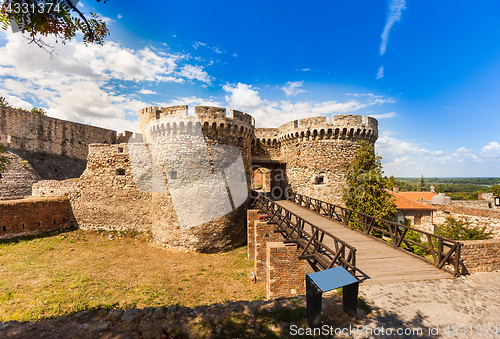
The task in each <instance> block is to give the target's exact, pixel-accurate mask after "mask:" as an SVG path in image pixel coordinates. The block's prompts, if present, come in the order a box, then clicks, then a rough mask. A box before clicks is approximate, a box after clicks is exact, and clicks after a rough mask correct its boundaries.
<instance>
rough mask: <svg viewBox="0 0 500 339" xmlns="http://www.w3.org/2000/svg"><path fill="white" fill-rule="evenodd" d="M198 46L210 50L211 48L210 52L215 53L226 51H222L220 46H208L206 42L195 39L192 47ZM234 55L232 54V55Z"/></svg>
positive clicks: (196, 47)
mask: <svg viewBox="0 0 500 339" xmlns="http://www.w3.org/2000/svg"><path fill="white" fill-rule="evenodd" d="M200 47H205V48H208V49H210V50H212V52H214V53H216V54H223V53H227V51H223V50H222V49H220V47H210V46H209V45H208V44H207V43H205V42H200V41H195V42H194V44H193V48H194V49H198V48H200ZM234 56H235V55H234V54H233V57H234Z"/></svg>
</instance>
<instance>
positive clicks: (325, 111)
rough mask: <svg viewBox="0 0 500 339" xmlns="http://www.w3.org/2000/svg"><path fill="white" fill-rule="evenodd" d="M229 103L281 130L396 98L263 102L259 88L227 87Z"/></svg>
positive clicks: (367, 96)
mask: <svg viewBox="0 0 500 339" xmlns="http://www.w3.org/2000/svg"><path fill="white" fill-rule="evenodd" d="M223 89H224V91H226V92H227V93H228V95H226V97H225V98H226V101H227V103H228V104H229V105H230V106H231V107H232V108H235V109H238V110H242V111H245V112H248V113H250V114H251V115H252V116H253V117H254V118H255V121H256V122H257V124H258V125H259V126H265V127H278V126H280V125H282V124H283V123H284V122H288V121H291V120H295V119H302V118H307V117H313V116H318V115H329V114H335V113H354V112H356V111H359V110H361V109H364V108H367V107H370V106H374V105H382V104H386V103H393V102H394V99H392V98H384V97H382V96H377V95H374V94H372V93H367V94H365V93H355V94H354V96H357V97H359V99H352V100H348V101H346V102H339V101H334V100H330V101H321V102H317V101H299V102H291V101H289V100H281V101H271V100H266V99H262V98H261V95H260V93H259V90H258V88H256V87H253V86H251V85H247V84H242V83H238V84H226V85H224V86H223Z"/></svg>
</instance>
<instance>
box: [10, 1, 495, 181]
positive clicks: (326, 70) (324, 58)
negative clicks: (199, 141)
mask: <svg viewBox="0 0 500 339" xmlns="http://www.w3.org/2000/svg"><path fill="white" fill-rule="evenodd" d="M78 6H79V8H80V10H82V11H83V12H84V13H86V14H89V12H90V11H93V12H97V13H99V15H100V16H101V17H103V18H105V20H106V21H107V23H108V26H109V29H110V32H111V35H110V36H109V37H108V38H107V39H106V41H105V43H104V45H103V46H93V45H89V46H85V45H84V44H83V43H82V41H81V37H77V38H76V39H74V40H72V41H70V42H68V43H67V44H66V45H61V44H55V43H53V45H54V46H56V50H57V55H55V56H54V57H53V58H50V56H49V55H48V54H47V53H46V52H45V51H43V50H42V49H40V48H38V47H37V46H34V45H29V44H28V43H27V42H26V41H25V40H24V38H23V36H22V35H21V34H20V33H12V32H11V31H10V30H7V31H5V30H0V32H1V33H0V91H1V92H0V96H5V97H6V99H7V101H8V102H9V103H10V104H12V105H13V106H15V107H23V108H26V109H30V108H31V107H33V106H36V107H41V108H45V109H46V110H47V111H48V115H49V116H50V117H54V118H60V119H65V120H70V121H75V122H80V123H85V124H91V125H94V126H99V127H104V128H110V129H113V130H115V131H123V130H131V131H137V130H138V128H137V117H138V110H139V109H141V108H145V107H148V106H170V105H179V104H187V105H190V106H191V107H192V106H194V105H207V106H219V107H226V108H233V109H237V110H241V111H244V112H246V113H249V114H250V115H252V116H253V117H254V118H255V121H256V125H257V127H277V126H279V125H281V124H283V123H286V122H288V121H292V120H296V119H302V118H308V117H312V116H317V115H326V116H327V117H331V116H332V115H333V114H355V115H368V116H372V117H374V118H376V119H377V120H378V121H379V139H378V140H377V142H376V143H375V148H376V152H377V153H380V154H381V155H382V165H383V169H384V174H383V175H387V176H391V175H394V176H395V177H399V178H419V177H420V176H421V175H423V176H424V177H425V178H496V176H494V174H496V173H498V168H499V167H500V139H499V133H498V126H500V114H499V113H500V112H499V109H498V107H500V97H498V95H497V93H498V89H499V87H500V86H499V85H500V82H499V81H498V79H499V76H500V59H499V58H498V56H500V44H495V43H494V41H498V39H499V38H498V37H499V36H500V22H498V20H497V18H496V15H495V13H497V12H498V10H499V9H500V4H499V3H497V2H495V1H493V0H490V1H484V2H481V3H480V4H470V2H465V1H459V2H456V1H442V2H439V3H435V2H431V1H420V2H406V1H405V0H392V1H387V2H372V1H368V0H364V1H362V2H361V3H358V2H356V3H350V2H342V3H331V2H328V1H318V2H317V3H315V5H304V4H303V3H299V2H286V3H285V2H282V1H280V2H273V3H268V2H265V1H256V2H253V3H252V4H251V5H248V4H246V3H234V2H229V1H223V2H220V3H217V4H213V3H211V4H207V3H205V2H203V1H199V0H198V1H190V2H186V3H163V2H156V1H155V2H149V3H146V4H143V6H131V3H130V2H121V3H113V2H107V3H106V4H102V3H97V2H96V1H90V0H86V1H80V2H79V4H78ZM152 6H153V8H154V9H155V10H154V11H153V12H151V8H152ZM431 6H432V7H431ZM430 8H432V10H429V9H430ZM165 13H166V14H165ZM232 18H235V19H232ZM424 22H425V24H423V23H424ZM46 41H48V42H53V40H51V39H49V38H48V39H46ZM492 42H493V43H492Z"/></svg>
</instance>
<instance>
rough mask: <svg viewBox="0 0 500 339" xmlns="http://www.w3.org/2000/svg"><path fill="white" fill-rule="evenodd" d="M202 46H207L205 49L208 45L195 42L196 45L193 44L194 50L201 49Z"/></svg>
mask: <svg viewBox="0 0 500 339" xmlns="http://www.w3.org/2000/svg"><path fill="white" fill-rule="evenodd" d="M201 46H205V47H206V46H207V44H206V43H204V42H200V41H195V42H194V44H193V48H194V49H198V48H199V47H201Z"/></svg>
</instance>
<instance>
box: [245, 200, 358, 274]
mask: <svg viewBox="0 0 500 339" xmlns="http://www.w3.org/2000/svg"><path fill="white" fill-rule="evenodd" d="M254 204H255V205H256V207H257V208H258V209H259V210H260V211H261V212H263V213H265V214H267V215H268V219H269V220H268V222H271V223H275V224H276V230H275V231H276V232H279V233H281V234H282V235H283V237H284V242H286V243H295V244H296V245H297V246H298V248H299V249H300V250H301V254H300V256H299V258H301V259H305V260H308V261H309V262H310V263H311V264H312V265H313V267H315V268H316V269H318V270H321V269H329V268H332V267H334V266H342V267H344V268H345V269H347V270H348V271H349V272H350V273H351V274H352V275H353V276H354V275H355V272H356V248H355V247H353V246H351V245H349V244H348V243H346V242H345V241H343V240H342V239H340V238H338V237H336V236H335V235H333V234H331V233H330V232H328V231H325V230H323V229H322V228H320V227H317V226H315V225H313V224H311V223H309V222H307V221H305V220H304V219H302V218H301V217H300V216H298V215H297V214H295V213H293V212H292V211H290V210H288V209H286V208H285V207H282V206H281V205H279V204H277V203H275V202H274V201H272V200H271V199H269V198H267V197H265V196H263V195H262V194H260V193H259V194H258V196H257V198H256V200H255V202H254ZM325 236H327V237H329V238H331V239H333V243H334V247H335V249H333V248H331V247H329V246H328V245H326V244H325V242H324V237H325Z"/></svg>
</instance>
